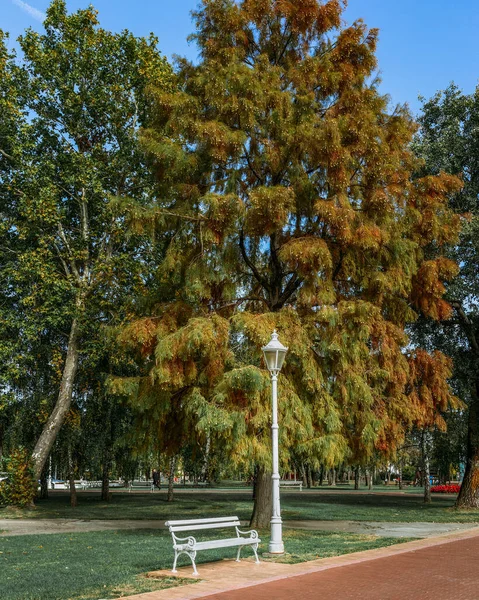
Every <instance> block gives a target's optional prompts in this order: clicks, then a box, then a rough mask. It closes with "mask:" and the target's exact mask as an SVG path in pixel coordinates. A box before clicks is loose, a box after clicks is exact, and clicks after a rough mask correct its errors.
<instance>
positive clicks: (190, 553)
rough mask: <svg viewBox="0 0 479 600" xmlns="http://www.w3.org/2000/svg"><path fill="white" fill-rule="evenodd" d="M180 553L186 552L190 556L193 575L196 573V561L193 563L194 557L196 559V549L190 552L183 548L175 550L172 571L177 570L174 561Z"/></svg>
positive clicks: (175, 571)
mask: <svg viewBox="0 0 479 600" xmlns="http://www.w3.org/2000/svg"><path fill="white" fill-rule="evenodd" d="M180 554H187V555H188V556H189V557H190V560H191V564H192V565H193V575H198V571H197V570H196V563H195V559H196V551H195V550H193V551H192V552H188V550H183V551H182V552H177V551H176V550H175V560H174V562H173V569H172V571H171V572H172V573H178V571H177V570H176V562H177V560H178V556H179V555H180Z"/></svg>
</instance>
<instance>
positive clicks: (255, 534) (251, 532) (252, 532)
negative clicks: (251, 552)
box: [236, 527, 258, 540]
mask: <svg viewBox="0 0 479 600" xmlns="http://www.w3.org/2000/svg"><path fill="white" fill-rule="evenodd" d="M236 534H237V535H238V537H241V535H249V536H250V537H251V538H253V539H254V540H255V539H257V538H258V532H257V531H256V529H250V530H249V531H242V530H241V529H238V527H236Z"/></svg>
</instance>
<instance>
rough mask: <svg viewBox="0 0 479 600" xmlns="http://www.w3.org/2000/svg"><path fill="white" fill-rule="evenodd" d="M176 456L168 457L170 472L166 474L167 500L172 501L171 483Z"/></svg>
mask: <svg viewBox="0 0 479 600" xmlns="http://www.w3.org/2000/svg"><path fill="white" fill-rule="evenodd" d="M175 470H176V456H172V457H171V458H170V472H169V474H168V494H167V496H166V501H167V502H173V484H174V483H175Z"/></svg>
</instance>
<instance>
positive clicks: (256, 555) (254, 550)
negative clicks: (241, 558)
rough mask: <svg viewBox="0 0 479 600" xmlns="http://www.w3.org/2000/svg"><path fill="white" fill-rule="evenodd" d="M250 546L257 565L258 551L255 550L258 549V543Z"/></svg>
mask: <svg viewBox="0 0 479 600" xmlns="http://www.w3.org/2000/svg"><path fill="white" fill-rule="evenodd" d="M252 548H253V552H254V555H255V558H256V564H257V565H259V558H258V552H257V550H258V544H255V545H254V546H252Z"/></svg>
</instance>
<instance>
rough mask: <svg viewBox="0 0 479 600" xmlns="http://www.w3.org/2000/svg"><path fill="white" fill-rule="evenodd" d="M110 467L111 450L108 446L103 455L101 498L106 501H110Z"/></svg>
mask: <svg viewBox="0 0 479 600" xmlns="http://www.w3.org/2000/svg"><path fill="white" fill-rule="evenodd" d="M110 469H111V450H110V449H109V448H107V449H106V450H105V454H104V456H103V466H102V473H101V499H102V500H103V501H104V502H110V500H111V494H110Z"/></svg>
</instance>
